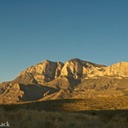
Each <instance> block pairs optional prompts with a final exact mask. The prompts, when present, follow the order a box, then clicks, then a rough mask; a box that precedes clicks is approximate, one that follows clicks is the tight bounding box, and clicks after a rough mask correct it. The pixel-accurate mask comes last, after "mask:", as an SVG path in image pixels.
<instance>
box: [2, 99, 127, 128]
mask: <svg viewBox="0 0 128 128" xmlns="http://www.w3.org/2000/svg"><path fill="white" fill-rule="evenodd" d="M127 102H128V99H127V97H125V98H124V97H118V100H117V98H113V99H110V98H96V99H84V100H83V99H82V100H77V99H71V100H53V101H52V100H51V101H42V102H28V103H20V104H6V105H0V122H6V121H8V122H9V124H10V126H11V127H12V128H29V127H30V128H127V127H128V110H127V108H128V107H127V105H128V103H127Z"/></svg>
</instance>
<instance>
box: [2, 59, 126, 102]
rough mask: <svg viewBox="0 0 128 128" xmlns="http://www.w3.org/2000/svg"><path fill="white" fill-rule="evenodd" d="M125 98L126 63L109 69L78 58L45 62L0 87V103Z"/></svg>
mask: <svg viewBox="0 0 128 128" xmlns="http://www.w3.org/2000/svg"><path fill="white" fill-rule="evenodd" d="M127 95H128V62H120V63H116V64H113V65H111V66H105V65H100V64H95V63H92V62H88V61H83V60H80V59H77V58H76V59H71V60H69V61H67V62H65V63H62V62H52V61H49V60H45V61H43V62H41V63H38V64H36V65H34V66H31V67H29V68H27V69H26V70H24V71H23V72H21V73H20V74H19V75H18V76H17V78H16V79H14V80H12V81H10V82H3V83H1V84H0V103H3V104H4V103H5V104H6V103H17V102H25V101H42V100H54V99H84V98H88V97H89V98H90V97H91V98H93V97H94V98H95V97H116V96H127Z"/></svg>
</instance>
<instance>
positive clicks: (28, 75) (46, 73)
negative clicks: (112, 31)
mask: <svg viewBox="0 0 128 128" xmlns="http://www.w3.org/2000/svg"><path fill="white" fill-rule="evenodd" d="M62 67H63V63H61V62H52V61H48V60H45V61H43V62H41V63H39V64H36V65H34V66H31V67H29V68H27V69H26V70H25V71H23V72H21V73H20V74H19V76H18V77H17V78H16V80H17V81H20V82H21V83H36V84H43V83H46V82H49V81H52V80H53V79H55V78H57V77H58V76H59V75H60V72H61V69H62Z"/></svg>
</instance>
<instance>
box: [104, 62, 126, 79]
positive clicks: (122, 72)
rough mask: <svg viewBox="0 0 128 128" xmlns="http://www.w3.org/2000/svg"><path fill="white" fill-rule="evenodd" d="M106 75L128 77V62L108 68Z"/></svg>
mask: <svg viewBox="0 0 128 128" xmlns="http://www.w3.org/2000/svg"><path fill="white" fill-rule="evenodd" d="M104 75H108V76H122V77H128V62H119V63H116V64H113V65H111V66H108V67H106V70H105V72H104Z"/></svg>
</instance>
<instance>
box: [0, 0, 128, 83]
mask: <svg viewBox="0 0 128 128" xmlns="http://www.w3.org/2000/svg"><path fill="white" fill-rule="evenodd" d="M127 13H128V1H127V0H0V82H2V81H7V80H12V79H14V78H15V77H16V76H17V75H18V74H19V73H20V72H21V71H23V70H24V69H26V68H27V67H29V66H31V65H34V64H36V63H39V62H41V61H43V60H45V59H48V60H52V61H63V62H65V61H66V60H69V59H71V58H76V57H77V58H80V59H83V60H88V61H92V62H95V63H101V64H106V65H111V64H113V63H116V62H119V61H128V14H127Z"/></svg>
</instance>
